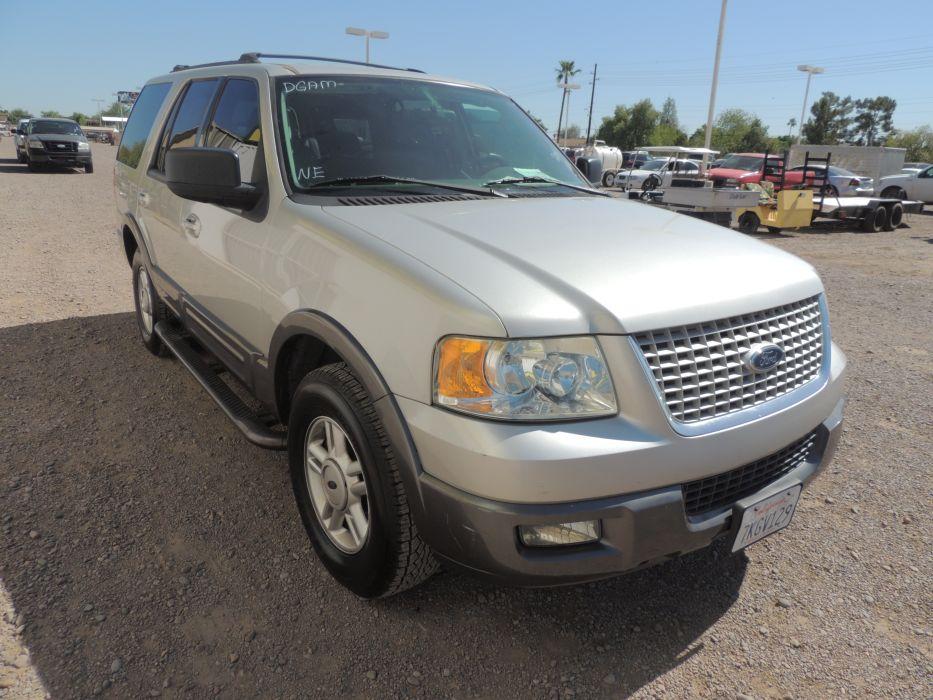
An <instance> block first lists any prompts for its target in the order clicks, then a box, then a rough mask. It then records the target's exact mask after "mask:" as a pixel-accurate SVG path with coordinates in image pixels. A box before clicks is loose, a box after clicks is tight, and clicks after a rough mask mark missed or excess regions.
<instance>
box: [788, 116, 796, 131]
mask: <svg viewBox="0 0 933 700" xmlns="http://www.w3.org/2000/svg"><path fill="white" fill-rule="evenodd" d="M795 126H797V120H796V119H794V118H793V117H791V118H790V119H788V120H787V135H788V136H790V135H791V132H792V131H793V130H794V127H795Z"/></svg>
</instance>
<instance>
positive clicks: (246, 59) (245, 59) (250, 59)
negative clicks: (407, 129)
mask: <svg viewBox="0 0 933 700" xmlns="http://www.w3.org/2000/svg"><path fill="white" fill-rule="evenodd" d="M260 58H293V59H295V58H297V59H300V60H303V61H324V62H326V63H348V64H350V65H354V66H368V67H370V68H386V69H388V70H404V71H410V72H412V73H424V71H423V70H419V69H417V68H398V67H397V66H384V65H382V64H379V63H363V62H362V61H351V60H349V59H345V58H327V57H325V56H301V55H297V54H288V53H260V52H259V51H251V52H249V53H244V54H242V55H241V56H240V57H239V58H238V59H236V60H234V61H216V62H214V63H198V64H196V65H190V66H189V65H185V64H179V65H177V66H175V67H174V68H172V73H177V72H178V71H181V70H190V69H192V68H213V67H214V66H229V65H235V64H237V63H259V59H260Z"/></svg>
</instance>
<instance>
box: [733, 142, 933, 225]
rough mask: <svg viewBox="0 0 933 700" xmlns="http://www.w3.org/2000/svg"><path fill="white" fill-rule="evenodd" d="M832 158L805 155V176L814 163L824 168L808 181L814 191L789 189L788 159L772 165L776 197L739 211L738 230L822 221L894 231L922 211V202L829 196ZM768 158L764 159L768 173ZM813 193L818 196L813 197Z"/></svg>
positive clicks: (808, 177) (814, 173)
mask: <svg viewBox="0 0 933 700" xmlns="http://www.w3.org/2000/svg"><path fill="white" fill-rule="evenodd" d="M830 158H831V155H830V154H829V153H827V154H826V155H825V157H812V156H811V155H810V153H809V152H805V154H804V161H803V165H804V173H805V174H806V173H808V170H807V169H808V168H809V166H810V165H811V164H820V165H824V166H825V167H824V168H822V169H817V170H815V171H814V172H813V175H808V176H807V178H806V180H808V181H811V182H810V184H811V185H812V188H813V189H801V187H802V186H799V185H798V186H796V187H794V188H788V187H786V186H785V185H786V182H785V180H784V174H785V172H786V165H785V164H786V163H787V160H788V159H787V158H786V157H784V159H783V162H782V163H781V165H780V166H778V165H777V164H770V167H771V168H772V170H771V172H773V173H774V174H775V176H776V177H777V178H778V181H777V182H776V183H774V188H775V190H776V194H775V196H774V197H773V198H770V199H768V201H765V202H759V203H758V204H757V206H754V207H748V208H745V209H740V210H738V211H737V212H736V215H737V217H738V224H739V230H740V231H742V232H743V233H754V232H755V231H757V230H758V229H759V228H760V227H761V226H765V227H766V228H767V229H768V230H769V231H771V232H772V233H774V232H778V231H782V230H784V229H799V228H804V227H807V226H811V225H813V224H817V223H820V222H836V223H838V222H844V223H849V222H852V223H855V224H857V225H858V226H859V228H861V229H862V230H863V231H867V232H878V231H882V230H884V231H893V230H894V229H896V228H897V227H898V226H900V225H901V222H902V221H903V219H904V215H905V214H915V213H916V214H918V213H920V212H922V211H923V202H914V201H902V200H900V199H894V198H885V197H838V196H837V197H830V196H827V195H826V194H825V192H826V178H827V177H828V175H827V173H828V172H829V162H830ZM767 160H768V157H767V156H765V161H766V162H765V171H766V172H767V171H768V168H769V163H768V162H767ZM814 191H815V192H816V193H817V194H814Z"/></svg>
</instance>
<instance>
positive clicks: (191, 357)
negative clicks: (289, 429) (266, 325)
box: [155, 321, 287, 450]
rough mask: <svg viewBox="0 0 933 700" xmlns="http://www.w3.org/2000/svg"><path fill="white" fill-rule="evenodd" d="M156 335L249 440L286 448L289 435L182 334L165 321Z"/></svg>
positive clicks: (277, 448)
mask: <svg viewBox="0 0 933 700" xmlns="http://www.w3.org/2000/svg"><path fill="white" fill-rule="evenodd" d="M155 332H156V334H157V335H158V336H159V338H161V339H162V342H163V343H165V345H166V347H167V348H168V349H169V350H171V351H172V354H173V355H175V357H177V358H178V361H179V362H181V364H183V365H184V366H185V369H187V370H188V371H189V372H191V374H193V375H194V378H195V379H197V380H198V382H200V384H201V386H202V387H204V390H205V391H207V393H208V394H209V395H210V397H211V398H212V399H214V401H216V402H217V405H218V406H220V408H221V410H223V412H224V413H226V414H227V418H229V419H230V420H231V421H233V424H234V425H235V426H236V427H237V428H239V430H240V432H241V433H243V436H244V437H245V438H246V439H247V440H249V441H250V442H251V443H253V444H254V445H258V446H259V447H263V448H265V449H267V450H284V449H286V440H287V438H286V433H285V432H282V431H277V430H272V429H271V428H269V427H268V426H267V425H264V424H263V423H262V422H261V421H260V420H259V418H258V417H257V416H256V414H255V413H253V411H252V410H250V408H249V406H247V405H246V404H245V403H243V401H242V399H240V397H239V396H237V395H236V394H235V393H233V391H232V390H231V389H230V387H229V386H227V385H226V384H225V383H224V381H223V380H222V379H221V378H220V377H218V376H217V373H216V372H215V371H214V370H212V369H211V368H210V367H209V366H208V364H207V362H205V361H204V359H203V358H202V357H201V356H200V355H199V354H198V352H197V350H195V349H194V348H193V347H191V345H190V344H189V343H188V341H187V340H185V338H184V337H183V336H182V335H181V333H179V332H178V331H177V330H175V329H174V328H172V327H171V326H169V325H168V324H167V323H165V322H164V321H160V322H159V323H157V324H156V325H155Z"/></svg>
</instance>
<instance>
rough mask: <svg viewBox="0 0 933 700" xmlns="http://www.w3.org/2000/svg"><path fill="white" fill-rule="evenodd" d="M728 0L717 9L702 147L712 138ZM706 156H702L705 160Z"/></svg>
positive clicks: (707, 144)
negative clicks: (717, 25) (713, 53)
mask: <svg viewBox="0 0 933 700" xmlns="http://www.w3.org/2000/svg"><path fill="white" fill-rule="evenodd" d="M727 3H728V0H722V9H721V10H720V11H719V34H718V35H717V37H716V59H715V61H714V62H713V86H712V88H711V89H710V92H709V112H708V113H707V115H706V137H705V138H704V139H703V147H704V148H709V147H710V143H712V140H713V115H714V114H715V112H716V86H717V85H718V84H719V59H720V57H721V56H722V35H723V32H724V31H725V29H726V4H727ZM706 158H707V156H706V155H704V156H703V161H704V162H706Z"/></svg>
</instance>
